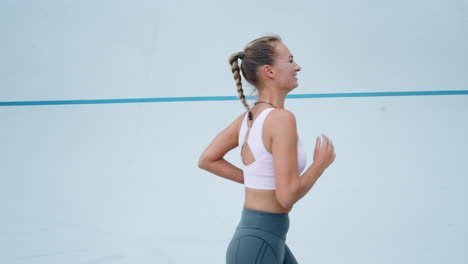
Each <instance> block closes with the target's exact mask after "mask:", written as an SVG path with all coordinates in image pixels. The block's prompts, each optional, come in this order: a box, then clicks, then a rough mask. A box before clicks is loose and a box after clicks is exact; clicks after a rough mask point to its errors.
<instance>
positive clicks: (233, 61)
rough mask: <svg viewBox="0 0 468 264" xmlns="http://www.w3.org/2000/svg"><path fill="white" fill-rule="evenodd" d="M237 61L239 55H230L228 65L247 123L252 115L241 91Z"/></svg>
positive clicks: (242, 90)
mask: <svg viewBox="0 0 468 264" xmlns="http://www.w3.org/2000/svg"><path fill="white" fill-rule="evenodd" d="M238 59H239V53H234V54H232V55H231V57H230V58H229V64H231V71H232V73H233V74H234V80H235V81H236V85H237V93H238V94H239V98H240V100H241V101H242V104H243V105H244V106H245V108H246V109H247V111H248V115H249V121H251V120H252V113H251V112H250V106H249V104H248V103H247V100H245V95H244V89H242V80H241V74H240V68H239V63H238Z"/></svg>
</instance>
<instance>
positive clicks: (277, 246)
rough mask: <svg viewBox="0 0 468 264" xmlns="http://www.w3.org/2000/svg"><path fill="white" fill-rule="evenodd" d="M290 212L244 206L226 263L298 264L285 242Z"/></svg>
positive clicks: (229, 247) (230, 244)
mask: <svg viewBox="0 0 468 264" xmlns="http://www.w3.org/2000/svg"><path fill="white" fill-rule="evenodd" d="M288 229H289V215H288V214H277V213H269V212H262V211H256V210H252V209H247V208H244V210H243V211H242V217H241V220H240V223H239V225H238V226H237V229H236V232H235V233H234V236H233V238H232V240H231V242H230V243H229V246H228V249H227V253H226V263H227V264H266V263H268V264H297V261H296V259H295V258H294V255H293V254H292V253H291V251H290V250H289V248H288V246H287V245H286V243H285V241H286V234H287V233H288Z"/></svg>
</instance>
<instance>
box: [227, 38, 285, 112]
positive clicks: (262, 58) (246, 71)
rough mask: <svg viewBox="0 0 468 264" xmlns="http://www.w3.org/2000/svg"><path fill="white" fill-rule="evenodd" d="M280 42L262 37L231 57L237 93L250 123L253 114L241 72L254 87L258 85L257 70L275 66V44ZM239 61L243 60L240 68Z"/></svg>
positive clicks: (230, 61)
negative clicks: (246, 97)
mask: <svg viewBox="0 0 468 264" xmlns="http://www.w3.org/2000/svg"><path fill="white" fill-rule="evenodd" d="M278 41H281V38H280V37H279V36H265V37H261V38H258V39H255V40H253V41H251V42H250V43H249V44H247V46H246V47H245V48H244V50H243V51H241V52H237V53H234V54H232V55H231V56H230V57H229V64H230V65H231V71H232V74H233V75H234V81H235V82H236V86H237V93H238V94H239V98H240V100H241V102H242V104H243V105H244V106H245V108H246V109H247V111H248V115H249V121H252V113H251V112H250V106H249V104H248V103H247V100H246V99H245V95H244V89H243V88H242V79H241V74H240V71H241V70H242V75H244V78H245V79H246V80H247V81H248V82H249V83H250V84H252V85H253V86H256V85H258V82H259V79H258V76H257V69H258V68H259V67H261V66H263V65H273V61H274V59H275V57H276V52H275V46H276V45H275V44H276V43H277V42H278ZM239 59H241V60H242V64H241V67H239V62H238V61H239Z"/></svg>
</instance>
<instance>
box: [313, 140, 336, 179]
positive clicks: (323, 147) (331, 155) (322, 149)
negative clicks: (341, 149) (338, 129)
mask: <svg viewBox="0 0 468 264" xmlns="http://www.w3.org/2000/svg"><path fill="white" fill-rule="evenodd" d="M335 157H336V154H335V148H334V147H333V143H332V142H331V140H330V139H329V138H328V137H327V136H325V135H323V134H322V139H321V138H320V137H317V141H316V143H315V150H314V162H313V164H312V165H314V166H317V167H318V168H320V170H321V171H322V172H323V171H325V169H326V168H328V166H330V164H332V162H333V161H334V160H335Z"/></svg>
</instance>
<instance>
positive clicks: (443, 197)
mask: <svg viewBox="0 0 468 264" xmlns="http://www.w3.org/2000/svg"><path fill="white" fill-rule="evenodd" d="M0 32H1V42H0V48H1V49H0V58H1V59H0V102H16V101H38V100H41V101H48V100H88V99H130V98H160V97H186V96H235V95H236V88H235V84H234V80H233V78H232V74H231V73H230V68H229V65H228V64H227V59H228V56H229V55H230V54H231V53H233V52H237V51H239V50H241V49H242V48H243V47H244V45H245V44H246V43H247V42H248V41H250V40H252V39H254V38H256V37H259V36H262V35H264V34H268V33H276V34H279V35H280V36H281V37H282V38H283V40H284V42H285V43H286V45H288V46H289V48H290V50H291V51H292V53H293V54H294V56H295V60H296V61H297V62H298V63H299V64H300V65H301V66H302V71H301V72H300V73H299V75H298V77H299V82H300V86H299V87H298V88H297V90H295V91H293V93H294V94H319V93H361V92H405V91H448V90H458V91H465V92H466V91H467V90H468V74H467V73H468V48H467V47H468V3H467V1H466V0H449V1H447V0H444V1H442V0H439V1H435V0H429V1H428V0H426V1H423V0H411V1H403V0H395V1H364V0H356V1H344V0H341V1H339V0H332V1H330V0H327V1H305V0H304V1H271V0H270V1H263V0H262V1H247V0H238V1H214V0H212V1H208V0H200V1H188V0H186V1H168V0H166V1H163V0H157V1H143V0H140V1H110V0H106V1H104V0H101V1H90V0H87V1H71V0H70V1H66V0H62V1H59V0H55V1H51V0H42V1H32V0H30V1H24V0H23V1H21V0H17V1H13V0H0ZM246 90H247V91H248V93H249V91H250V90H251V89H250V88H249V87H247V88H246ZM286 108H288V109H290V110H291V111H293V112H294V113H295V115H296V118H297V120H298V130H299V134H300V136H301V138H302V141H303V143H304V145H305V147H306V149H308V151H307V152H308V164H310V163H311V161H312V155H313V148H314V143H315V137H316V136H318V135H320V134H321V133H325V134H327V135H328V136H329V137H330V138H331V139H332V140H333V142H334V145H335V147H336V152H337V158H336V161H335V163H334V164H333V165H332V166H331V167H330V168H329V170H328V171H326V173H325V174H324V175H323V176H322V177H321V178H320V179H319V181H318V182H317V184H316V185H315V186H314V188H313V189H312V190H311V192H310V193H309V194H308V195H307V196H306V197H305V198H304V199H303V200H301V201H300V202H298V203H297V205H296V206H295V208H294V210H293V212H292V213H291V215H290V218H291V228H290V232H289V234H288V245H289V246H290V248H291V249H292V251H293V252H294V254H295V255H296V258H297V259H298V260H299V262H300V263H320V264H325V263H327V264H338V263H340V264H341V263H359V264H371V263H379V264H386V263H388V264H394V263H400V264H404V263H411V264H414V263H424V264H429V263H430V264H432V263H444V264H445V263H450V264H466V263H468V251H467V250H466V249H467V244H468V224H467V223H468V194H467V192H466V188H467V186H468V179H467V176H468V168H467V157H468V150H467V149H468V139H467V134H468V118H467V114H468V95H463V94H459V95H445V96H390V97H357V98H346V97H335V98H316V99H288V100H287V103H286ZM242 111H244V109H243V107H242V104H241V103H240V101H238V100H233V101H201V102H160V103H127V104H124V103H120V104H75V105H57V106H50V105H39V106H1V107H0V121H1V123H0V124H1V125H0V180H1V183H0V263H8V264H10V263H12V264H23V263H31V264H36V263H38V264H39V263H40V264H46V263H47V264H62V263H67V264H73V263H119V264H120V263H128V264H133V263H140V264H145V263H161V264H165V263H171V264H175V263H223V262H224V256H225V251H226V247H227V244H228V243H229V241H230V239H231V236H232V234H233V232H234V229H235V227H236V225H237V223H238V221H239V217H240V213H241V210H242V201H243V187H242V185H239V184H236V183H233V182H229V181H226V180H224V179H222V178H219V177H217V176H214V175H211V174H209V173H207V172H205V171H202V170H200V169H198V167H197V161H198V157H199V155H200V154H201V152H202V151H203V150H204V148H205V147H206V146H207V144H208V143H209V142H210V141H211V139H212V138H213V137H214V136H215V135H216V134H217V133H218V132H219V131H220V130H221V129H223V128H224V127H225V126H227V125H228V124H229V123H230V122H231V121H232V120H233V119H234V118H235V117H236V116H238V115H239V114H240V113H241V112H242ZM227 158H228V159H229V160H230V161H232V162H233V163H234V164H236V165H240V164H241V163H240V159H239V151H238V150H237V149H236V150H235V151H233V152H232V153H230V154H229V155H228V157H227Z"/></svg>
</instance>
